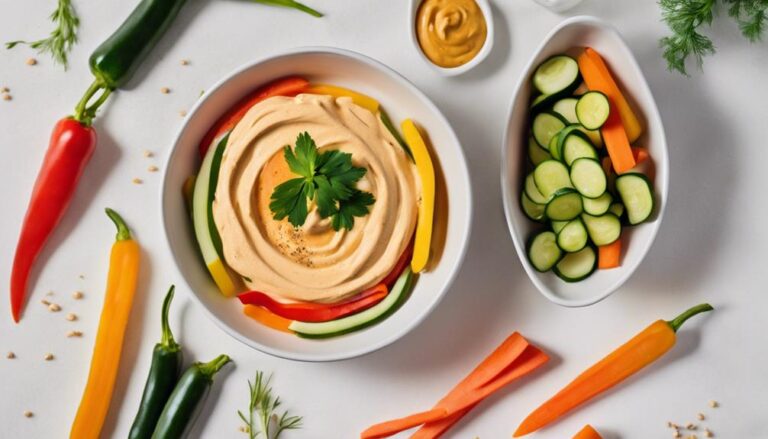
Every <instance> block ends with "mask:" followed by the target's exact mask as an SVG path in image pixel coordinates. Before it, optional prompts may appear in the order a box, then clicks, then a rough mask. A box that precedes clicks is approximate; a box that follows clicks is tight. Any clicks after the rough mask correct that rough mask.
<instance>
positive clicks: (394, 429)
mask: <svg viewBox="0 0 768 439" xmlns="http://www.w3.org/2000/svg"><path fill="white" fill-rule="evenodd" d="M447 415H448V411H447V410H445V409H443V408H433V409H432V410H428V411H426V412H419V413H414V414H412V415H409V416H406V417H403V418H398V419H393V420H391V421H386V422H381V423H379V424H376V425H373V426H371V427H369V428H368V429H367V430H365V431H364V432H362V433H361V434H360V437H361V438H362V439H379V438H384V437H389V436H392V435H393V434H397V433H400V432H401V431H404V430H408V429H409V428H413V427H416V426H419V425H421V424H424V423H426V422H429V421H433V420H435V419H443V418H445V417H446V416H447Z"/></svg>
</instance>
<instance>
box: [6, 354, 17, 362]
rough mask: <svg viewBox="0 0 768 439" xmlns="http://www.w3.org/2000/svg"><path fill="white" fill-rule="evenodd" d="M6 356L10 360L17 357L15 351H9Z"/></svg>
mask: <svg viewBox="0 0 768 439" xmlns="http://www.w3.org/2000/svg"><path fill="white" fill-rule="evenodd" d="M5 358H7V359H9V360H13V359H14V358H16V354H14V353H13V352H8V354H6V356H5Z"/></svg>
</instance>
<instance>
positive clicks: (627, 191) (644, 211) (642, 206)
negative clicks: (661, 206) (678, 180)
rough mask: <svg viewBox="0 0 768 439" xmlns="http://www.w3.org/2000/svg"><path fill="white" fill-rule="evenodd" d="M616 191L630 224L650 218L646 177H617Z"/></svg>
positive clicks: (651, 206) (651, 208) (635, 175)
mask: <svg viewBox="0 0 768 439" xmlns="http://www.w3.org/2000/svg"><path fill="white" fill-rule="evenodd" d="M537 186H538V185H537ZM539 190H541V189H539ZM616 191H617V192H618V193H619V197H621V202H622V203H624V207H625V208H626V209H627V218H628V219H629V223H630V224H632V225H635V224H640V223H642V222H643V221H645V220H647V219H648V218H650V216H651V213H653V207H654V200H653V189H652V188H651V182H650V181H649V180H648V177H646V176H645V175H643V174H639V173H636V172H631V173H629V174H622V175H619V176H618V177H616Z"/></svg>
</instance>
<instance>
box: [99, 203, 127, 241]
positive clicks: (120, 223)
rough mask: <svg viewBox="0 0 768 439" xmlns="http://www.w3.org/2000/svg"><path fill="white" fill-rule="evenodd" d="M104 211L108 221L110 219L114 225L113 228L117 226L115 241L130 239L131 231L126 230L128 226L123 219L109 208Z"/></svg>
mask: <svg viewBox="0 0 768 439" xmlns="http://www.w3.org/2000/svg"><path fill="white" fill-rule="evenodd" d="M104 211H105V212H107V216H108V217H109V219H111V220H112V222H113V223H115V226H117V237H116V238H115V240H117V241H127V240H129V239H131V230H130V229H129V228H128V226H126V225H125V221H124V220H123V218H122V217H121V216H120V215H119V214H118V213H117V212H115V211H114V210H112V209H110V208H109V207H107V208H106V209H104Z"/></svg>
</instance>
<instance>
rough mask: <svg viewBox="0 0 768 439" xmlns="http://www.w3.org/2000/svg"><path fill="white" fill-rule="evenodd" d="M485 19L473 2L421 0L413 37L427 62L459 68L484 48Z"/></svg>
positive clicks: (463, 0)
mask: <svg viewBox="0 0 768 439" xmlns="http://www.w3.org/2000/svg"><path fill="white" fill-rule="evenodd" d="M487 32H488V31H487V29H486V23H485V16H484V15H483V11H482V10H480V7H479V6H478V5H477V2H475V0H424V1H423V2H422V3H421V5H420V6H419V10H418V12H417V14H416V36H417V37H418V40H419V46H421V50H422V51H423V52H424V54H425V55H426V56H427V58H429V60H430V61H432V62H433V63H435V64H437V65H438V66H440V67H446V68H451V67H458V66H460V65H462V64H466V63H467V62H469V61H470V60H471V59H472V58H474V57H475V56H477V54H478V52H480V49H482V48H483V45H485V39H486V34H487Z"/></svg>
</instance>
